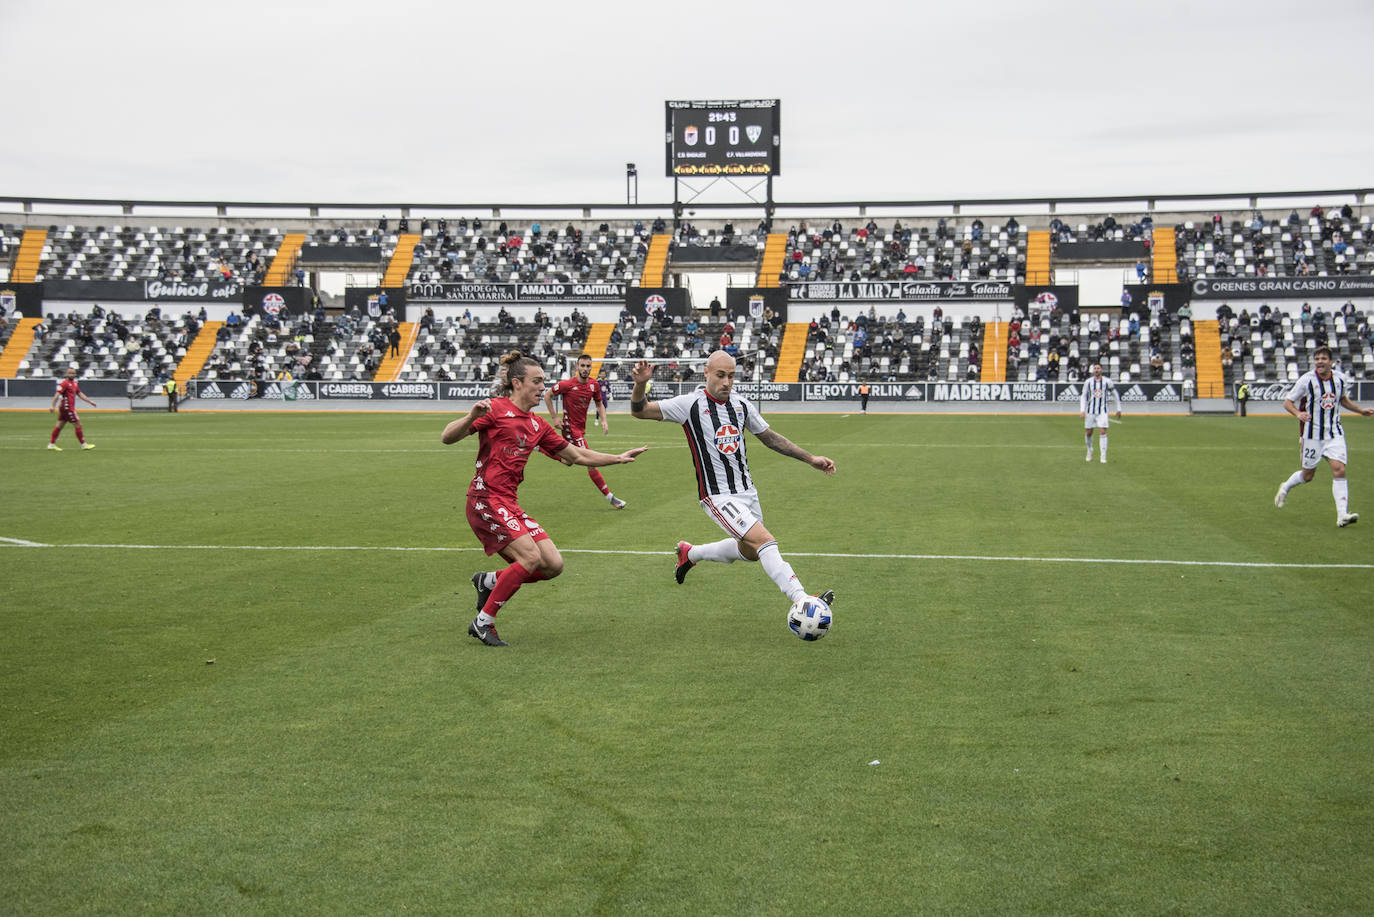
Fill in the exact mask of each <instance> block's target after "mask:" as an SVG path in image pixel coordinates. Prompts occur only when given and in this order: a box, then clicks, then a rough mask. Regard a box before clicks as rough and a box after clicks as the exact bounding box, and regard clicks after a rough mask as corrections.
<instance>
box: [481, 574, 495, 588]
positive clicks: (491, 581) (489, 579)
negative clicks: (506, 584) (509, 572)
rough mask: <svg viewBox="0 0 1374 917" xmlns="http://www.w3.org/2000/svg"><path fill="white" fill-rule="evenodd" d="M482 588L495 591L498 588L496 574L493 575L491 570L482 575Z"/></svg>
mask: <svg viewBox="0 0 1374 917" xmlns="http://www.w3.org/2000/svg"><path fill="white" fill-rule="evenodd" d="M482 588H483V589H495V588H496V574H495V573H493V572H492V571H491V570H488V571H487V572H486V573H483V574H482Z"/></svg>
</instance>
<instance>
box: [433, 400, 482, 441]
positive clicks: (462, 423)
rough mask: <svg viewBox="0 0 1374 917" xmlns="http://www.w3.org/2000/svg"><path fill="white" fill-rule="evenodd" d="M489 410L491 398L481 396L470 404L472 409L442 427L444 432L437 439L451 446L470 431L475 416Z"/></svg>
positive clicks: (477, 416)
mask: <svg viewBox="0 0 1374 917" xmlns="http://www.w3.org/2000/svg"><path fill="white" fill-rule="evenodd" d="M490 410H491V399H490V398H483V399H482V400H481V401H479V402H477V403H476V404H474V405H473V406H472V409H471V410H470V411H468V412H467V413H466V414H464V415H463V416H462V417H459V418H458V419H457V420H454V421H451V422H450V423H449V425H448V426H446V427H444V433H443V435H442V436H440V437H439V441H440V442H442V443H443V444H444V445H445V446H451V445H453V444H454V443H456V442H458V440H460V439H462V438H463V437H465V436H467V435H468V434H470V433H471V432H472V423H473V421H475V420H476V419H477V418H479V417H481V416H482V415H483V414H485V413H487V412H488V411H490Z"/></svg>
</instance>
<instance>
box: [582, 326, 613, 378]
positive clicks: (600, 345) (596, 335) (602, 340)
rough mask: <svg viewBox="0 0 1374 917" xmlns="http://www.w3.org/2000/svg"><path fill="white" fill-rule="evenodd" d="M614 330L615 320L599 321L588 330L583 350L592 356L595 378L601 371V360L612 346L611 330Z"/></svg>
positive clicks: (593, 376)
mask: <svg viewBox="0 0 1374 917" xmlns="http://www.w3.org/2000/svg"><path fill="white" fill-rule="evenodd" d="M614 330H615V322H597V323H596V324H594V325H592V327H591V328H590V329H588V331H587V341H586V343H584V344H583V345H582V352H583V353H585V354H587V355H588V356H590V357H591V358H592V378H593V379H595V378H596V376H597V373H599V372H601V361H602V360H603V359H604V358H605V356H606V348H608V347H610V346H611V332H612V331H614Z"/></svg>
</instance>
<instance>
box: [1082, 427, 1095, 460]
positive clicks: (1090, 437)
mask: <svg viewBox="0 0 1374 917" xmlns="http://www.w3.org/2000/svg"><path fill="white" fill-rule="evenodd" d="M1083 439H1084V440H1085V441H1086V442H1087V444H1088V454H1089V455H1092V454H1093V433H1092V431H1091V430H1089V431H1088V432H1087V433H1084V434H1083Z"/></svg>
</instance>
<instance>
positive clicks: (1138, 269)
mask: <svg viewBox="0 0 1374 917" xmlns="http://www.w3.org/2000/svg"><path fill="white" fill-rule="evenodd" d="M1145 271H1146V267H1145V262H1144V261H1137V262H1136V263H1135V278H1136V282H1137V283H1144V282H1145ZM1123 295H1124V294H1123ZM1122 305H1123V306H1124V305H1126V303H1124V302H1123V303H1122Z"/></svg>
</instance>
